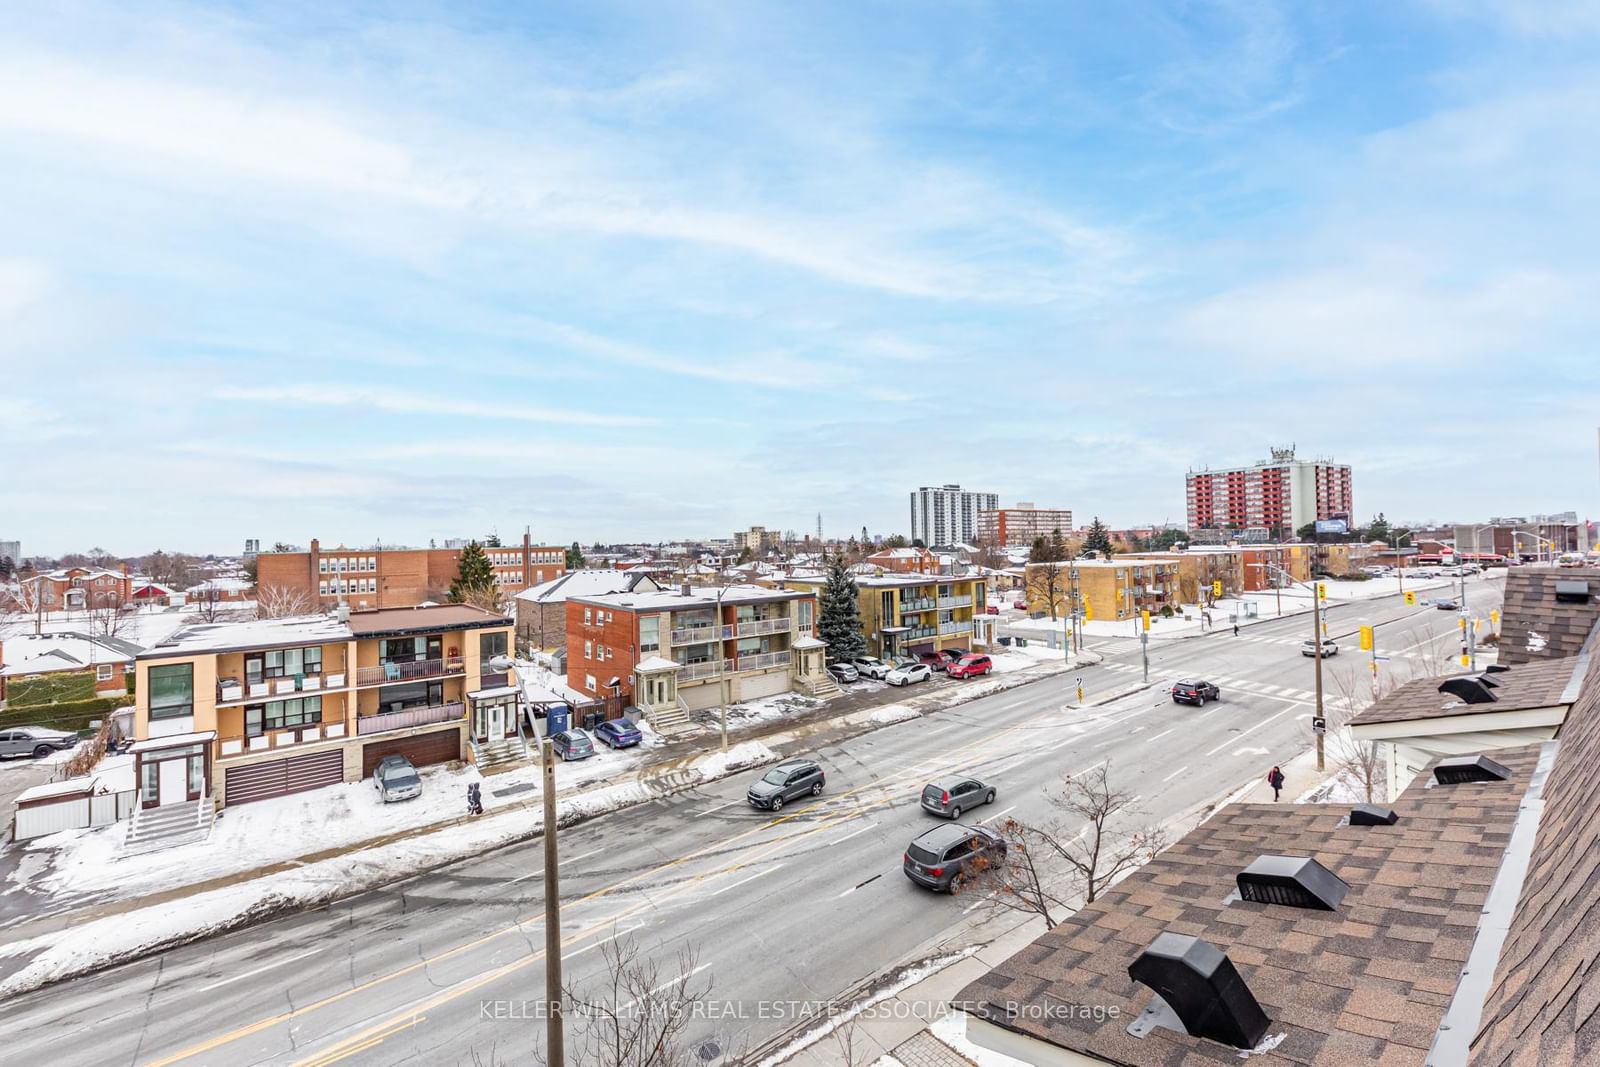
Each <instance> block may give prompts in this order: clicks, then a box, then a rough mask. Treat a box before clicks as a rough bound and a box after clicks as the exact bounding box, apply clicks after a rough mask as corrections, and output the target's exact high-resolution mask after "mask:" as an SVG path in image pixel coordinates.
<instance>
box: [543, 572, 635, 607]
mask: <svg viewBox="0 0 1600 1067" xmlns="http://www.w3.org/2000/svg"><path fill="white" fill-rule="evenodd" d="M641 583H642V584H641ZM635 588H641V589H652V588H659V586H658V585H657V584H656V582H655V580H654V579H652V578H651V577H650V575H649V573H647V572H646V571H644V570H626V571H618V570H612V569H610V568H605V569H585V570H581V571H568V572H567V573H566V574H563V575H562V576H561V577H559V578H552V579H551V580H550V581H548V582H544V583H543V584H541V585H534V586H529V587H528V588H527V589H524V590H523V591H522V592H520V593H518V594H517V599H518V600H520V601H522V602H523V603H528V604H560V603H563V602H565V601H566V600H567V599H568V598H569V597H575V596H597V595H600V594H604V593H622V592H626V591H628V590H630V589H635Z"/></svg>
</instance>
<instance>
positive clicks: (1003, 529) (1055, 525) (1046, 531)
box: [978, 503, 1072, 548]
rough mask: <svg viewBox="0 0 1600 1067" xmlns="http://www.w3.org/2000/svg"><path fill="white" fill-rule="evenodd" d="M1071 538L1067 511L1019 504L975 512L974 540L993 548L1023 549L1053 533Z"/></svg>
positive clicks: (1070, 525)
mask: <svg viewBox="0 0 1600 1067" xmlns="http://www.w3.org/2000/svg"><path fill="white" fill-rule="evenodd" d="M1058 530H1059V531H1060V532H1061V536H1062V537H1071V536H1072V509H1071V508H1036V507H1034V506H1033V505H1032V504H1025V503H1019V504H1018V505H1017V506H1016V507H1014V508H994V509H993V510H985V511H980V512H978V539H979V540H980V541H983V542H984V543H986V544H988V545H991V546H993V547H995V548H1027V547H1028V546H1029V545H1031V544H1033V540H1034V538H1036V537H1049V536H1050V535H1051V534H1053V533H1055V532H1056V531H1058Z"/></svg>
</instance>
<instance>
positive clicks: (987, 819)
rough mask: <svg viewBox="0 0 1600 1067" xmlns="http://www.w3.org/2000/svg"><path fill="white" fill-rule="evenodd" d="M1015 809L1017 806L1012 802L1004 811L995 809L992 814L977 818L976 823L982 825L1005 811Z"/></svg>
mask: <svg viewBox="0 0 1600 1067" xmlns="http://www.w3.org/2000/svg"><path fill="white" fill-rule="evenodd" d="M1016 810H1017V806H1016V805H1015V804H1013V805H1011V806H1010V807H1009V808H1007V809H1005V811H997V812H995V813H994V814H993V815H990V816H987V817H985V818H982V819H979V820H978V825H979V826H982V825H983V824H984V823H986V822H988V821H989V820H990V819H998V818H999V817H1000V816H1002V815H1004V814H1006V812H1010V811H1016Z"/></svg>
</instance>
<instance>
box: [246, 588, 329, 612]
mask: <svg viewBox="0 0 1600 1067" xmlns="http://www.w3.org/2000/svg"><path fill="white" fill-rule="evenodd" d="M315 610H316V604H315V603H313V602H312V600H311V594H310V593H307V592H306V591H305V590H304V589H291V588H290V587H288V586H284V585H264V586H260V587H258V588H257V589H256V618H258V619H286V618H288V617H289V616H291V615H310V614H311V613H312V612H314V611H315Z"/></svg>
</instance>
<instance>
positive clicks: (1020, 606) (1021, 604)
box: [1011, 600, 1028, 611]
mask: <svg viewBox="0 0 1600 1067" xmlns="http://www.w3.org/2000/svg"><path fill="white" fill-rule="evenodd" d="M1011 606H1012V607H1014V608H1016V609H1017V610H1018V611H1027V610H1028V602H1027V601H1026V600H1013V601H1012V602H1011Z"/></svg>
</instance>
